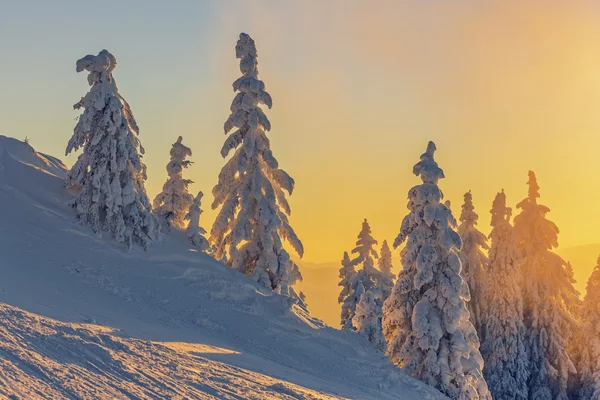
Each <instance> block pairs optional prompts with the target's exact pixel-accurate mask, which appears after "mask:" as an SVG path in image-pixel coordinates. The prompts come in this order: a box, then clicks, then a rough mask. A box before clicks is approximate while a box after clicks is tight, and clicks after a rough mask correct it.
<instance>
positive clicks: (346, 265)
mask: <svg viewBox="0 0 600 400" xmlns="http://www.w3.org/2000/svg"><path fill="white" fill-rule="evenodd" d="M376 244H377V241H376V240H375V239H373V237H372V236H371V227H370V226H369V223H368V222H367V220H366V219H365V220H364V221H363V223H362V228H361V231H360V233H359V234H358V240H357V241H356V247H355V248H354V249H353V250H352V254H356V257H354V259H352V260H348V258H347V253H344V259H343V260H342V268H341V269H340V278H342V281H341V282H340V283H339V285H340V286H342V291H341V293H340V296H339V297H338V302H340V303H342V328H343V329H350V330H354V329H355V327H354V325H353V323H352V319H353V318H354V313H355V310H356V305H357V304H358V302H359V301H360V297H361V295H362V294H363V293H364V292H368V291H369V290H370V289H372V288H375V287H380V283H381V281H382V278H383V274H382V273H381V272H380V271H378V270H377V269H376V268H375V267H374V261H373V257H375V258H377V257H378V256H377V251H375V249H374V248H373V246H375V245H376ZM356 266H362V268H361V269H359V270H357V271H355V270H354V267H356ZM342 275H344V277H342Z"/></svg>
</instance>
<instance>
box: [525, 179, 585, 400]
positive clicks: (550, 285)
mask: <svg viewBox="0 0 600 400" xmlns="http://www.w3.org/2000/svg"><path fill="white" fill-rule="evenodd" d="M527 183H528V185H529V193H528V196H527V197H526V198H525V199H524V200H523V201H521V202H520V203H519V204H517V207H518V208H520V209H521V212H520V214H519V215H517V216H516V217H515V221H514V230H515V235H516V238H517V243H518V246H519V249H520V252H521V255H522V257H523V263H522V271H523V296H524V299H525V303H524V315H525V328H526V332H527V333H526V335H527V348H528V353H529V372H530V379H529V385H528V386H529V398H530V399H535V400H550V399H560V400H562V399H567V398H568V396H567V392H568V381H569V375H570V374H575V373H576V369H575V366H574V363H573V362H572V359H571V356H570V355H569V352H568V342H569V339H570V337H571V334H572V333H573V332H576V331H577V322H576V320H575V319H574V318H573V316H572V315H571V313H570V312H569V309H570V307H571V305H570V304H567V303H566V302H565V301H566V300H568V299H569V298H570V297H571V296H570V295H569V294H568V292H570V291H571V290H572V285H571V282H570V281H569V276H568V273H567V271H566V269H565V267H566V262H565V261H564V260H563V259H562V258H561V257H560V256H558V255H557V254H555V253H553V252H552V249H553V248H555V247H557V246H558V228H557V226H556V225H555V224H554V223H553V222H551V221H549V220H547V219H546V214H547V213H548V211H550V209H549V208H548V207H546V206H543V205H541V204H538V203H537V198H538V197H540V195H539V192H538V191H539V186H538V184H537V181H536V178H535V174H534V173H533V172H532V171H529V180H528V182H527Z"/></svg>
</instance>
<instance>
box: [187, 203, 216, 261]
mask: <svg viewBox="0 0 600 400" xmlns="http://www.w3.org/2000/svg"><path fill="white" fill-rule="evenodd" d="M202 196H204V194H203V193H202V192H198V195H197V196H196V198H194V201H193V202H192V204H191V205H190V207H189V210H188V213H187V214H186V215H185V220H186V221H188V227H187V231H186V233H187V236H188V238H189V239H190V241H191V242H192V243H193V244H194V246H196V247H198V248H199V249H200V250H201V251H206V250H208V248H209V247H210V245H209V243H208V240H206V238H205V237H204V235H205V234H206V231H205V230H204V228H202V227H201V226H200V214H202V209H201V208H200V207H201V206H202Z"/></svg>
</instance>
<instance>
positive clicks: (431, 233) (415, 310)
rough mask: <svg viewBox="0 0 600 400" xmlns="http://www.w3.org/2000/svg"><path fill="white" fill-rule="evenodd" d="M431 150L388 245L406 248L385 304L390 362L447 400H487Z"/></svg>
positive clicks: (455, 239) (456, 242)
mask: <svg viewBox="0 0 600 400" xmlns="http://www.w3.org/2000/svg"><path fill="white" fill-rule="evenodd" d="M435 150H436V148H435V144H434V143H433V142H429V144H428V146H427V150H426V152H425V153H424V154H423V155H421V160H420V161H419V162H418V163H417V164H416V165H415V166H414V168H413V172H414V174H415V175H417V176H420V177H421V180H422V181H423V184H421V185H418V186H415V187H413V188H412V189H411V190H410V191H409V192H408V197H409V201H408V209H409V210H410V213H409V214H408V215H407V216H406V217H405V218H404V220H403V221H402V225H401V227H400V233H399V234H398V237H397V238H396V240H395V241H394V247H398V246H399V245H400V244H401V243H403V242H404V241H405V240H406V246H405V247H404V249H403V250H402V253H401V258H402V265H403V267H404V268H403V270H402V271H401V272H400V274H399V276H398V279H397V280H396V284H395V285H394V289H393V291H392V294H391V295H390V296H389V297H388V299H387V300H386V301H385V303H384V307H383V329H384V335H385V338H386V341H387V343H388V347H387V355H388V357H389V358H390V360H391V361H392V362H393V363H395V364H397V365H398V366H400V367H401V368H404V369H405V370H406V371H407V372H408V373H409V374H411V375H412V376H414V377H416V378H418V379H420V380H421V381H423V382H425V383H427V384H429V385H431V386H433V387H435V388H437V389H439V390H440V391H441V392H442V393H444V394H446V395H447V396H449V397H450V398H452V399H491V396H490V393H489V391H488V388H487V385H486V383H485V380H484V379H483V374H482V371H481V370H482V368H483V359H482V358H481V354H480V353H479V339H478V337H477V332H476V331H475V328H474V327H473V324H471V321H470V320H469V311H468V310H467V305H466V302H467V301H468V299H469V289H468V287H467V283H466V282H465V281H464V279H463V278H462V271H461V268H462V266H461V263H460V258H459V256H458V251H459V249H460V247H461V240H460V236H459V235H458V233H456V232H455V231H454V230H453V228H455V227H456V220H455V219H454V217H453V216H452V213H451V212H450V210H449V209H448V208H447V207H446V206H445V205H443V204H441V203H440V200H441V199H442V192H441V191H440V189H439V188H438V186H437V183H438V180H439V179H441V178H443V177H444V172H443V171H442V170H441V169H440V168H439V167H438V165H437V163H436V162H435V160H434V151H435Z"/></svg>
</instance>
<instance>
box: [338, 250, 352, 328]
mask: <svg viewBox="0 0 600 400" xmlns="http://www.w3.org/2000/svg"><path fill="white" fill-rule="evenodd" d="M354 275H356V270H355V269H354V265H352V261H351V260H350V257H349V256H348V252H347V251H345V252H344V258H343V259H342V268H340V279H341V280H340V283H338V286H341V287H342V290H341V291H340V295H339V296H338V303H341V304H342V314H341V325H342V328H344V329H349V328H350V327H351V326H352V322H351V321H352V317H353V316H354V310H355V308H356V302H354V301H353V299H352V298H351V297H350V295H351V294H353V290H354V286H353V283H354ZM349 321H350V322H349Z"/></svg>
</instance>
